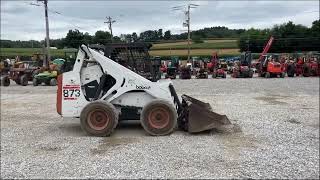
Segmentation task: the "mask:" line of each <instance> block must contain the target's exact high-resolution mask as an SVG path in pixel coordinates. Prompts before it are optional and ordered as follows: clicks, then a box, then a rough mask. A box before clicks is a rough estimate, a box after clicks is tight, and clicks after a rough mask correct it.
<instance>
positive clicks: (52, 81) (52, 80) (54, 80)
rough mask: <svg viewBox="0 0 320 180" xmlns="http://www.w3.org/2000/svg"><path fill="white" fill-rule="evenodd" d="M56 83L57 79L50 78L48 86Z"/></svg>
mask: <svg viewBox="0 0 320 180" xmlns="http://www.w3.org/2000/svg"><path fill="white" fill-rule="evenodd" d="M56 85H57V80H56V78H52V79H50V86H56Z"/></svg>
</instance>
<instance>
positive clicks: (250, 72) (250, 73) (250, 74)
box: [249, 70, 253, 78]
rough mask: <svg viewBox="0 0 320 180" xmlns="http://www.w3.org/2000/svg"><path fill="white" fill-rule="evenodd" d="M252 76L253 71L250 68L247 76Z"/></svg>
mask: <svg viewBox="0 0 320 180" xmlns="http://www.w3.org/2000/svg"><path fill="white" fill-rule="evenodd" d="M252 77H253V71H252V70H250V71H249V78H252Z"/></svg>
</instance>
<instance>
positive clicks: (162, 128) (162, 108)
mask: <svg viewBox="0 0 320 180" xmlns="http://www.w3.org/2000/svg"><path fill="white" fill-rule="evenodd" d="M140 121H141V125H142V127H143V128H144V130H145V131H146V132H147V133H149V134H150V135H152V136H163V135H168V134H170V133H172V131H173V130H174V128H175V127H176V124H177V112H176V110H175V108H174V107H173V106H172V105H171V104H170V103H168V102H167V101H164V100H161V99H156V100H153V101H151V102H150V103H149V104H147V105H146V106H145V107H143V109H142V112H141V116H140Z"/></svg>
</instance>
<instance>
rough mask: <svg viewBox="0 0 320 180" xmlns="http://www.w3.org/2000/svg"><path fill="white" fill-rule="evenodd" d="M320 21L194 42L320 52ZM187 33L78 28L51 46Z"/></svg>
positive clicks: (198, 35)
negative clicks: (219, 41)
mask: <svg viewBox="0 0 320 180" xmlns="http://www.w3.org/2000/svg"><path fill="white" fill-rule="evenodd" d="M319 26H320V24H319V20H316V21H314V22H313V23H312V26H311V27H310V28H308V27H306V26H303V25H296V24H293V23H292V22H291V21H289V22H288V23H284V24H281V25H275V26H274V27H273V28H271V29H254V28H251V29H248V30H245V29H229V28H227V27H223V26H218V27H210V28H203V29H199V30H196V31H193V32H192V33H191V37H192V40H193V41H194V42H199V41H200V42H201V39H207V38H237V39H238V40H239V41H238V45H239V48H240V51H247V50H250V51H252V52H261V51H262V49H263V47H264V45H265V44H266V42H267V41H268V39H269V38H270V36H273V37H274V38H275V40H274V43H273V45H272V46H271V49H270V52H292V51H319V47H320V44H319V43H320V35H319V32H320V28H319ZM187 36H188V34H187V33H181V34H172V33H171V31H170V30H167V31H165V32H163V29H158V30H147V31H144V32H141V33H140V34H139V35H138V34H137V33H136V32H133V33H132V34H121V35H120V36H114V37H112V38H111V34H110V33H109V32H107V31H97V32H95V34H93V35H90V34H89V33H88V32H81V31H79V30H77V29H74V30H69V31H68V33H67V35H66V37H65V38H61V39H50V45H51V46H53V47H57V48H58V49H61V48H66V47H67V48H78V47H79V45H81V44H102V45H103V44H107V43H111V42H113V43H119V42H126V43H129V42H160V41H168V40H172V41H175V40H186V39H187ZM44 44H45V43H44V41H35V40H30V41H10V40H1V47H3V48H27V47H28V48H31V47H34V48H40V47H43V46H44Z"/></svg>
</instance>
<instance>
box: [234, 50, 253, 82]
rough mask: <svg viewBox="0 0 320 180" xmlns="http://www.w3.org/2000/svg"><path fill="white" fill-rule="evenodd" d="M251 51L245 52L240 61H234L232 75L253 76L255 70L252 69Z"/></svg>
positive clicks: (235, 76)
mask: <svg viewBox="0 0 320 180" xmlns="http://www.w3.org/2000/svg"><path fill="white" fill-rule="evenodd" d="M251 60H252V56H251V52H250V51H247V52H243V53H242V54H241V58H240V61H236V62H235V63H234V68H233V71H232V74H231V76H232V77H234V78H252V77H253V70H252V69H251Z"/></svg>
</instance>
